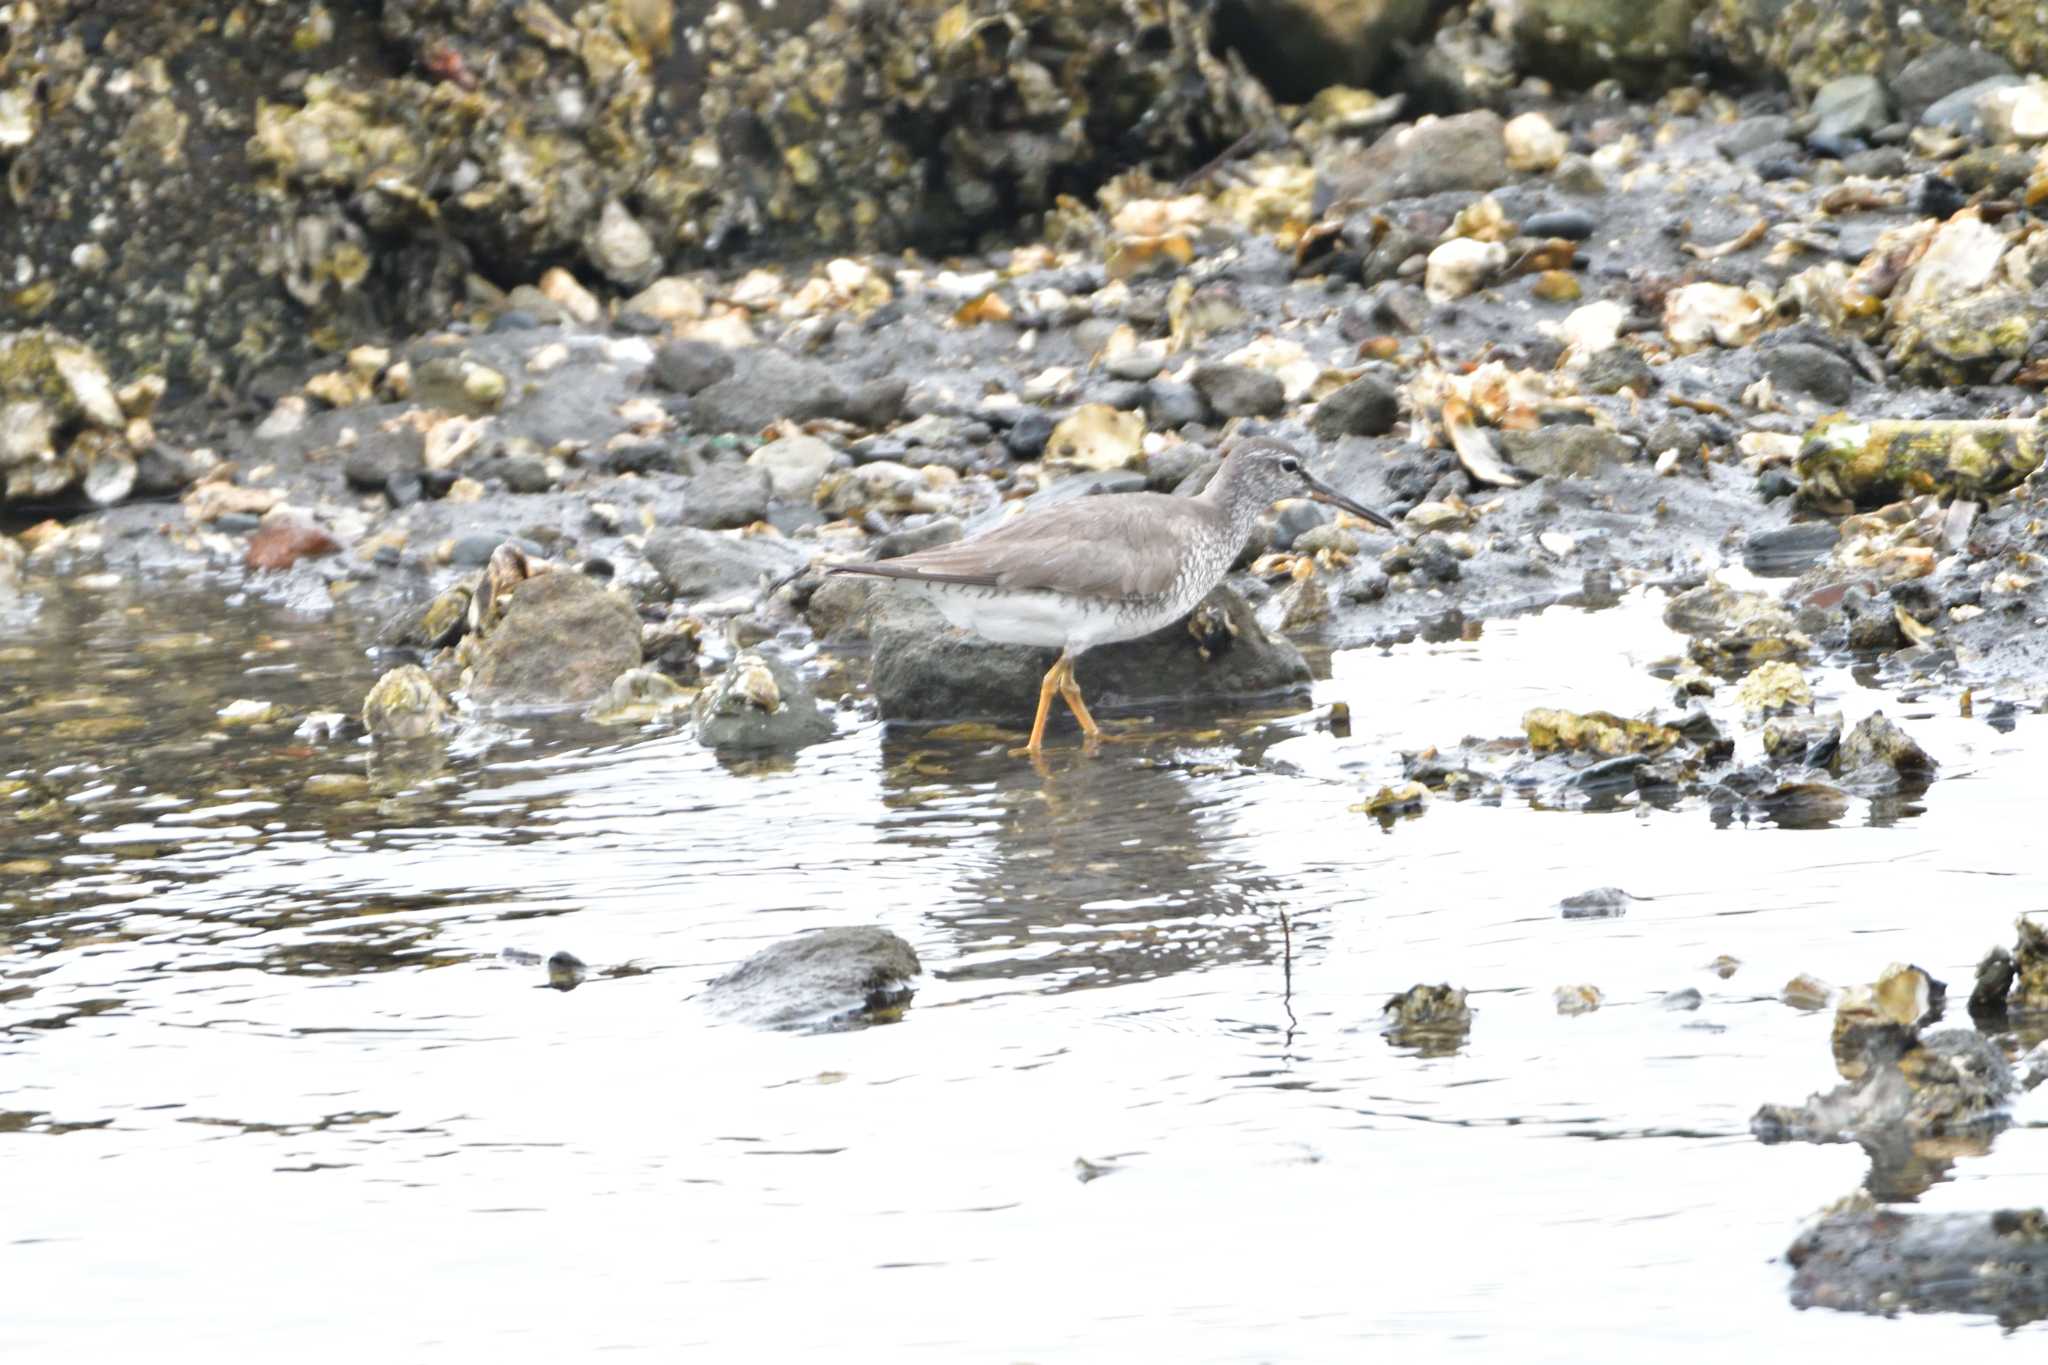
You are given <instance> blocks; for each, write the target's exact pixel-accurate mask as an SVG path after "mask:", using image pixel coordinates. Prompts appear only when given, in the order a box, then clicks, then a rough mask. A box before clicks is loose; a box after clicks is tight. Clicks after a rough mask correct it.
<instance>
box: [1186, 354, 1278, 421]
mask: <svg viewBox="0 0 2048 1365" xmlns="http://www.w3.org/2000/svg"><path fill="white" fill-rule="evenodd" d="M1194 383H1195V388H1196V389H1198V390H1199V391H1200V392H1201V395H1202V397H1203V398H1204V399H1206V400H1207V401H1208V404H1209V406H1210V407H1211V408H1213V409H1215V411H1216V413H1217V415H1218V416H1221V417H1275V416H1278V415H1279V414H1280V412H1281V411H1282V410H1284V409H1285V408H1286V406H1287V389H1286V386H1285V385H1283V384H1282V383H1281V382H1280V376H1279V375H1276V374H1274V373H1272V372H1271V371H1270V370H1259V369H1254V368H1252V367H1251V366H1250V365H1224V364H1205V365H1201V366H1198V367H1197V368H1196V370H1195V374H1194Z"/></svg>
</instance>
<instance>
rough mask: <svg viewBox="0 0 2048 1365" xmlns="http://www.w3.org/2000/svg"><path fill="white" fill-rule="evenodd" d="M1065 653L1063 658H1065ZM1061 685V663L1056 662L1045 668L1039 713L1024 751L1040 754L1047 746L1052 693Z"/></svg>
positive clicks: (1039, 700) (1039, 690)
mask: <svg viewBox="0 0 2048 1365" xmlns="http://www.w3.org/2000/svg"><path fill="white" fill-rule="evenodd" d="M1065 657H1066V656H1065V655H1062V656H1061V659H1062V660H1064V659H1065ZM1059 685H1060V665H1059V664H1054V665H1053V666H1052V667H1051V668H1048V669H1046V670H1045V679H1044V681H1042V682H1040V683H1039V684H1038V715H1037V716H1036V717H1034V718H1033V720H1032V722H1031V742H1030V743H1028V744H1026V745H1025V746H1024V752H1026V753H1028V754H1038V753H1040V752H1042V751H1043V750H1044V748H1045V718H1046V716H1047V715H1049V714H1050V713H1051V711H1052V694H1053V693H1054V692H1055V691H1057V690H1058V688H1059Z"/></svg>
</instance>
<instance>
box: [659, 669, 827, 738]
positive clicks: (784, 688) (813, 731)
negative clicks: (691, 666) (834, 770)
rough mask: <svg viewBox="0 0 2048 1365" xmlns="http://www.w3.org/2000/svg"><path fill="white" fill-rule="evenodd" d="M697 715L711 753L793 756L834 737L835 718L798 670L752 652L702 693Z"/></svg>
mask: <svg viewBox="0 0 2048 1365" xmlns="http://www.w3.org/2000/svg"><path fill="white" fill-rule="evenodd" d="M691 714H692V715H693V716H694V717H695V719H696V722H697V739H698V742H700V743H702V744H703V745H704V746H705V747H706V748H711V749H745V750H755V751H759V750H776V751H782V752H788V751H790V750H795V749H800V748H802V747H803V746H805V745H806V744H815V743H817V742H818V741H819V740H821V739H830V738H831V736H832V717H831V715H830V714H829V713H828V712H826V711H825V710H823V709H822V708H821V707H820V706H819V705H818V700H817V698H816V697H814V696H812V695H811V689H810V686H809V684H807V683H805V682H804V680H803V679H802V678H801V677H800V676H799V675H798V674H797V672H796V670H794V669H792V668H791V667H790V666H789V665H788V664H785V663H784V662H783V661H782V660H780V659H778V658H776V657H775V656H774V655H772V654H761V653H758V652H756V651H752V650H750V651H748V652H747V653H745V654H742V655H740V656H739V657H738V658H736V659H734V660H733V661H732V665H731V667H729V668H727V669H726V671H725V672H723V673H721V674H719V675H718V676H717V677H716V678H714V679H712V681H711V684H710V686H708V687H706V688H705V689H704V690H703V691H702V692H699V693H698V694H697V701H696V705H695V706H694V707H693V708H692V711H691Z"/></svg>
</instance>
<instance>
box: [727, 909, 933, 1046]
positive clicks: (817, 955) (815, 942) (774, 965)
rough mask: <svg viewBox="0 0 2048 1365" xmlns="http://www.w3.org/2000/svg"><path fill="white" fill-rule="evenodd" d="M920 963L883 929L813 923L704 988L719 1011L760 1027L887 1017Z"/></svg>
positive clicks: (904, 998) (895, 1011) (904, 1000)
mask: <svg viewBox="0 0 2048 1365" xmlns="http://www.w3.org/2000/svg"><path fill="white" fill-rule="evenodd" d="M923 970H924V968H923V965H922V964H921V963H919V961H918V960H917V952H916V950H915V949H913V948H912V947H911V946H910V945H909V944H908V943H905V942H904V941H903V940H902V939H900V938H898V937H897V936H896V935H894V934H892V933H890V932H889V931H888V930H886V929H882V928H877V927H873V926H865V925H863V926H848V927H840V928H832V929H817V930H813V931H812V932H810V933H807V934H799V935H798V936H797V937H795V938H791V939H785V940H783V941H782V942H780V943H777V944H773V945H771V946H770V947H767V948H763V949H762V950H761V951H760V952H758V953H755V954H754V955H753V956H752V957H750V958H748V959H747V960H746V961H745V962H742V963H741V964H740V965H739V966H737V967H735V968H733V969H732V970H731V971H729V972H727V973H726V974H725V975H723V976H721V977H718V978H717V979H716V980H714V981H712V982H711V983H710V984H709V985H708V986H706V987H705V988H704V994H703V997H702V998H703V1000H704V1002H705V1003H706V1004H708V1005H710V1006H711V1007H712V1008H713V1009H715V1010H717V1011H718V1012H719V1013H721V1014H724V1015H726V1016H728V1017H730V1018H733V1019H737V1020H740V1021H742V1022H744V1023H749V1024H754V1025H756V1026H759V1027H762V1028H834V1027H847V1026H850V1025H854V1024H859V1023H867V1022H880V1021H885V1020H889V1019H892V1018H894V1017H896V1016H897V1015H899V1014H900V1013H901V1012H902V1009H903V1007H904V1006H905V1005H907V1004H908V1003H909V1002H910V997H911V996H912V994H914V990H913V987H912V983H913V982H914V980H915V979H916V977H917V976H918V974H919V973H920V972H922V971H923Z"/></svg>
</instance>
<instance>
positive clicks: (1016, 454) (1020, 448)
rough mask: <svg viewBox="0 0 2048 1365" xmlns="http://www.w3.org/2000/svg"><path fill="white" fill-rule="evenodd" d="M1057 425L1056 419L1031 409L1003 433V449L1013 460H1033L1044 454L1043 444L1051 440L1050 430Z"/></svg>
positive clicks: (1047, 413) (1049, 414)
mask: <svg viewBox="0 0 2048 1365" xmlns="http://www.w3.org/2000/svg"><path fill="white" fill-rule="evenodd" d="M1058 425H1059V422H1058V419H1056V418H1055V417H1053V415H1052V414H1051V413H1049V412H1041V411H1039V410H1038V409H1036V408H1033V409H1031V410H1030V411H1029V412H1026V413H1024V414H1023V415H1022V416H1020V417H1018V419H1017V420H1016V421H1015V422H1012V423H1011V424H1010V429H1009V430H1008V431H1006V432H1004V433H1003V449H1005V450H1007V451H1009V452H1010V455H1011V458H1013V459H1018V460H1035V459H1037V458H1038V457H1039V456H1041V455H1043V454H1044V453H1045V443H1046V442H1047V441H1049V440H1051V439H1052V429H1053V428H1054V427H1056V426H1058Z"/></svg>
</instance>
